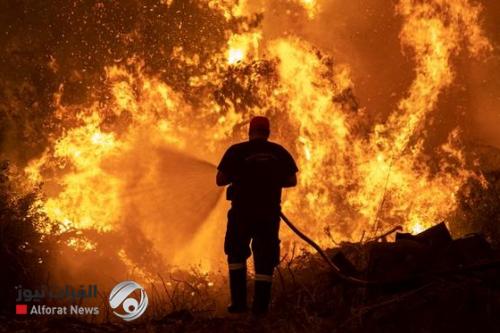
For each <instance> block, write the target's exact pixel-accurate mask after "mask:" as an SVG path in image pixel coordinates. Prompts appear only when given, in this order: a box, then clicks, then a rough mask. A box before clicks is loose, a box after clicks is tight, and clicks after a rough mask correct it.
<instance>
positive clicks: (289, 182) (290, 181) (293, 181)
mask: <svg viewBox="0 0 500 333" xmlns="http://www.w3.org/2000/svg"><path fill="white" fill-rule="evenodd" d="M295 185H297V175H296V174H295V173H294V174H293V175H291V176H288V177H287V178H286V179H285V182H284V184H283V187H294V186H295Z"/></svg>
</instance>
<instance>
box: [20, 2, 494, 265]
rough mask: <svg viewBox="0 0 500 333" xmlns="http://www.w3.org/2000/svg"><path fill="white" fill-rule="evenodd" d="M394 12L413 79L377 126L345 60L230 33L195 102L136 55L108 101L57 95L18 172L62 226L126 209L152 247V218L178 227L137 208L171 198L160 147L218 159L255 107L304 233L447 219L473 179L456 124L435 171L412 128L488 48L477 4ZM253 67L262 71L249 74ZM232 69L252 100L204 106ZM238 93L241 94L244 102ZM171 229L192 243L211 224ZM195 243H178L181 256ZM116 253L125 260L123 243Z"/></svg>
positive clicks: (294, 42) (311, 9)
mask: <svg viewBox="0 0 500 333" xmlns="http://www.w3.org/2000/svg"><path fill="white" fill-rule="evenodd" d="M211 3H212V2H211ZM301 3H302V5H303V6H304V8H306V9H307V10H308V13H309V15H310V17H311V18H312V17H314V15H315V14H316V13H317V12H318V10H319V7H318V3H317V1H314V0H303V1H301ZM212 6H213V9H214V10H225V17H226V18H228V19H229V18H234V17H235V16H239V15H242V11H241V9H238V10H236V9H234V10H233V9H231V7H230V6H229V5H225V6H224V7H219V5H216V4H215V3H212ZM228 6H229V7H228ZM240 6H241V4H240ZM221 8H222V9H221ZM396 11H397V13H398V14H399V15H400V16H401V17H402V18H403V20H404V24H403V27H402V30H401V34H400V39H401V44H402V46H403V47H404V48H405V49H409V50H410V51H411V54H412V57H413V61H414V63H415V77H414V80H413V82H412V83H411V85H410V86H409V87H408V91H407V93H406V94H405V95H404V96H402V97H401V100H400V102H399V103H398V105H397V106H395V108H394V110H393V111H392V112H391V113H390V115H389V117H388V119H386V120H385V121H382V122H379V123H374V124H369V125H363V121H364V117H365V116H366V115H367V112H368V111H369V110H365V109H363V108H359V107H358V106H357V105H356V104H355V103H354V102H353V101H354V100H355V99H354V93H353V92H354V91H355V87H354V83H353V80H352V79H351V75H350V69H349V67H348V64H336V63H333V61H332V60H331V59H330V58H329V57H328V55H325V54H321V53H320V52H319V50H318V49H316V48H315V47H314V46H313V45H311V44H310V43H309V42H307V41H305V40H303V39H301V38H298V37H280V38H273V39H271V40H269V39H266V37H265V36H266V35H265V33H264V32H263V31H261V30H258V29H256V31H250V32H243V33H234V34H232V35H231V36H229V38H228V40H227V43H226V47H225V49H222V50H221V51H220V53H219V54H214V55H213V59H212V63H214V64H215V65H214V66H213V68H212V69H211V70H210V71H209V72H207V73H206V74H205V76H196V77H195V76H193V77H190V78H189V82H190V85H191V86H192V87H205V86H206V87H207V88H206V89H204V90H200V91H202V92H203V93H202V94H201V96H200V101H198V102H197V103H196V104H194V103H192V102H191V101H189V100H187V99H185V98H184V97H183V96H182V94H180V93H179V92H177V91H175V90H174V89H173V88H172V87H171V86H169V84H167V83H166V82H165V81H164V80H162V79H161V77H160V76H155V75H153V74H151V73H145V72H144V71H143V63H142V61H141V60H140V59H136V58H131V59H130V61H129V62H128V63H127V64H126V65H110V66H107V67H106V71H105V72H106V78H105V80H106V85H107V87H108V88H109V92H110V93H109V96H108V99H107V100H106V102H98V101H91V102H90V103H86V104H85V105H80V106H77V107H68V106H65V105H63V104H62V103H61V102H60V101H59V100H58V99H57V94H56V96H55V99H56V101H55V104H56V105H57V108H58V114H59V115H60V117H61V120H62V121H63V122H65V123H66V124H67V126H66V128H65V130H64V131H63V132H62V134H61V136H60V137H58V138H56V139H55V140H53V142H52V145H51V146H50V147H48V148H47V149H46V151H45V153H44V154H43V155H42V156H41V157H40V158H39V159H36V160H33V161H31V163H30V164H29V165H28V167H27V168H26V173H27V174H28V175H29V177H30V179H31V180H32V181H33V182H38V181H41V180H43V181H44V182H45V191H46V198H45V201H44V205H43V207H44V208H43V209H44V211H45V212H46V213H47V215H48V216H49V217H50V218H51V219H52V220H53V221H59V222H62V223H63V224H64V225H65V226H67V227H68V228H70V227H71V228H76V229H82V230H85V229H92V230H97V231H102V232H106V231H113V230H116V229H117V228H119V227H120V226H122V225H124V224H125V223H128V222H126V221H128V219H130V217H127V216H129V215H130V214H131V213H130V212H131V211H133V212H134V213H133V216H134V219H137V220H134V221H135V222H134V223H136V224H138V225H139V228H142V229H141V230H143V231H144V233H145V234H146V235H148V236H149V237H150V239H151V240H152V242H153V243H154V244H156V245H158V246H160V244H161V243H162V242H164V240H163V239H161V237H160V236H159V235H158V230H159V229H158V228H160V227H159V225H161V224H166V225H167V227H169V228H170V230H176V229H177V228H180V229H182V228H181V227H179V226H182V225H183V221H182V220H181V221H178V220H177V217H176V216H171V217H170V219H169V221H162V218H163V217H159V216H156V215H147V214H146V212H145V211H146V210H148V207H153V206H151V205H152V203H151V202H152V201H153V198H157V195H156V194H155V195H153V194H151V193H153V192H154V191H157V190H158V188H159V187H165V188H166V190H164V191H166V192H161V193H163V194H162V195H164V196H167V197H168V198H162V200H166V201H168V200H176V198H178V196H177V197H176V196H175V193H172V195H171V196H170V194H169V192H168V187H169V186H171V184H170V183H169V184H164V183H162V180H161V179H162V177H163V176H164V175H163V174H162V172H163V171H162V170H163V169H161V168H160V167H159V165H162V163H163V162H162V160H161V157H159V156H158V154H159V153H158V151H160V150H161V149H163V148H165V147H169V148H174V149H176V150H179V151H184V152H185V151H189V153H190V155H191V156H196V157H197V158H199V159H200V160H205V161H211V162H216V161H217V159H218V158H219V156H220V153H221V152H222V151H223V149H224V148H225V147H226V146H227V145H228V144H229V143H231V142H234V141H236V140H241V139H243V138H244V137H245V127H244V126H243V125H244V124H245V122H246V121H248V119H249V118H250V117H251V116H252V115H253V114H267V115H269V116H270V117H271V118H272V119H273V120H274V119H275V120H276V122H273V126H275V128H273V130H274V132H275V133H277V134H276V135H277V136H278V139H279V140H280V141H281V142H283V143H284V145H285V146H287V147H288V148H290V149H291V150H292V151H293V153H294V155H295V157H296V159H297V162H298V165H299V168H300V174H299V185H298V188H297V189H296V190H292V191H290V192H289V193H287V194H286V200H285V201H284V203H283V209H284V210H285V211H287V212H289V213H290V215H291V216H293V217H294V218H296V221H297V222H299V223H300V224H301V225H302V227H303V228H304V229H305V230H306V231H307V232H308V233H310V234H311V235H312V236H313V237H315V238H318V239H321V240H324V241H325V242H326V237H325V235H324V232H323V230H324V228H325V227H329V228H331V230H332V235H333V237H334V238H337V239H347V240H358V239H359V237H360V235H361V234H362V233H363V232H374V230H377V229H380V228H385V227H387V226H391V225H395V224H402V225H404V226H405V228H406V229H407V230H408V231H411V232H418V231H421V230H423V229H424V228H426V227H427V226H429V225H430V224H433V223H436V222H439V221H440V220H443V219H445V218H446V217H447V216H448V215H449V214H450V213H451V212H452V211H453V209H454V208H455V207H456V193H457V191H458V190H459V189H460V187H461V186H462V185H463V184H464V183H465V182H466V181H467V179H468V178H470V177H473V176H475V174H474V172H473V171H471V170H468V169H467V167H466V163H465V159H464V156H463V155H462V154H461V151H460V131H459V130H458V129H456V130H454V131H452V132H451V133H449V139H448V142H447V143H446V144H444V145H441V146H439V147H436V151H438V152H439V154H438V156H440V157H439V161H438V164H439V167H438V168H435V169H431V168H430V167H429V166H428V165H427V163H426V162H425V158H423V157H424V155H425V153H424V151H423V145H424V141H425V139H426V137H425V133H424V132H423V131H422V128H423V126H424V124H425V121H426V119H427V117H428V116H429V115H430V114H431V113H433V112H437V111H438V110H437V107H436V105H437V102H438V100H439V97H440V95H441V94H442V92H443V91H444V90H445V89H447V88H448V87H449V86H450V85H451V84H452V82H453V80H454V67H453V58H454V57H455V56H457V55H458V54H459V52H460V51H461V50H462V49H463V48H464V47H465V49H466V50H468V51H469V53H470V54H471V55H472V56H476V55H478V54H480V53H482V52H485V51H488V50H490V49H491V46H490V44H489V42H488V40H487V39H486V38H485V37H484V35H483V33H482V30H481V27H480V26H479V23H478V21H479V15H480V11H481V8H480V7H478V6H472V5H470V3H469V2H468V1H466V0H457V1H456V0H453V1H449V0H429V1H415V0H401V1H399V4H398V6H397V7H396ZM172 57H178V58H179V59H182V61H184V62H185V63H189V64H190V65H193V64H194V65H196V64H199V57H197V56H196V55H188V54H185V55H183V49H182V47H177V48H174V49H173V51H172ZM262 63H265V64H266V65H267V66H268V67H265V68H267V69H268V70H269V71H270V72H271V74H266V75H267V76H265V75H264V74H262V73H260V72H258V71H257V70H255V68H257V65H259V64H262ZM245 66H249V67H245ZM251 66H254V67H251ZM259 68H260V67H259ZM238 69H240V70H242V71H243V73H245V75H244V76H243V78H241V79H234V80H235V82H236V83H237V84H238V85H239V86H238V87H239V88H241V87H243V88H241V90H244V88H248V87H250V88H248V90H250V89H254V90H252V91H253V95H251V94H250V93H248V95H251V97H252V98H253V99H251V98H250V97H248V96H247V95H245V94H242V95H241V96H238V97H235V98H232V96H231V94H226V95H223V96H224V98H223V101H222V102H220V101H216V100H215V99H214V96H215V95H216V94H214V89H219V88H220V87H223V85H224V83H225V82H226V81H227V79H226V78H225V77H224V75H225V74H224V73H227V72H230V71H237V70H238ZM245 71H246V72H245ZM225 80H226V81H225ZM214 87H215V88H214ZM61 89H62V91H63V90H64V86H63V87H62V88H61ZM245 97H248V99H249V100H251V101H252V102H251V103H250V102H248V105H244V103H245V99H244V98H245ZM241 105H244V106H241ZM75 115H76V116H75ZM362 125H363V126H362ZM450 170H451V171H450ZM210 181H213V179H211V180H210ZM179 187H182V186H181V185H179ZM146 192H147V193H148V194H145V193H146ZM165 193H166V194H165ZM158 207H161V205H160V204H157V205H156V206H154V209H157V208H158ZM217 207H219V209H220V208H221V205H220V204H219V205H218V206H217ZM176 209H177V207H176ZM180 209H181V208H179V210H180ZM182 209H186V210H189V209H193V210H196V209H197V207H195V205H194V206H193V205H192V207H191V206H190V207H182ZM213 220H215V218H214V219H213ZM210 223H218V224H219V226H220V225H223V221H212V222H210ZM202 224H203V221H199V225H202ZM180 229H179V230H176V231H178V232H181V231H180ZM172 232H173V231H172ZM182 232H184V233H187V234H189V235H192V234H194V237H193V239H195V240H196V241H197V242H202V243H203V240H208V239H211V238H212V237H213V236H214V233H216V232H219V233H220V228H219V229H217V228H214V227H213V225H212V227H210V228H200V229H196V228H195V229H194V231H193V229H190V230H188V231H182ZM286 237H287V236H286ZM193 244H194V241H193V243H189V242H188V243H187V244H185V245H184V248H183V249H181V250H179V251H187V252H189V251H190V246H191V247H192V246H195V245H193ZM196 249H197V251H198V250H199V251H203V250H202V249H200V248H198V247H196ZM173 256H174V255H172V256H171V257H173ZM120 257H121V258H122V259H123V260H124V261H126V260H128V259H126V257H127V255H126V254H125V252H124V251H123V250H121V251H120ZM178 257H179V258H180V257H182V256H178Z"/></svg>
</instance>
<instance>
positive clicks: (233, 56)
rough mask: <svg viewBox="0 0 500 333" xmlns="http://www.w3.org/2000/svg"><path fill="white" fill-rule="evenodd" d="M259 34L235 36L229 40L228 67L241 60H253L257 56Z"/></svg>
mask: <svg viewBox="0 0 500 333" xmlns="http://www.w3.org/2000/svg"><path fill="white" fill-rule="evenodd" d="M261 38H262V35H261V34H260V33H248V34H241V35H240V34H235V35H232V36H231V37H230V38H229V41H228V50H227V62H228V64H230V65H233V64H236V63H238V62H240V61H243V60H245V59H246V60H248V59H255V58H256V57H257V54H258V49H259V41H260V39H261Z"/></svg>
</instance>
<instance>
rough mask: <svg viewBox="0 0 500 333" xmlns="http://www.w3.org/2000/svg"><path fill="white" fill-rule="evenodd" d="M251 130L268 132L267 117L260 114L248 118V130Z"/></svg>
mask: <svg viewBox="0 0 500 333" xmlns="http://www.w3.org/2000/svg"><path fill="white" fill-rule="evenodd" d="M253 131H262V132H268V133H269V131H270V124H269V119H267V118H266V117H262V116H257V117H253V118H252V120H250V132H253Z"/></svg>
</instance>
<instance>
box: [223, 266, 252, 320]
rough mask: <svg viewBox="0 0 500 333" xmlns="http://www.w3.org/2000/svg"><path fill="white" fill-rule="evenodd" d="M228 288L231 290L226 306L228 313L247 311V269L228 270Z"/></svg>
mask: <svg viewBox="0 0 500 333" xmlns="http://www.w3.org/2000/svg"><path fill="white" fill-rule="evenodd" d="M229 290H230V292H231V305H229V306H228V307H227V311H228V312H229V313H242V312H246V311H247V270H246V269H245V268H242V269H232V270H229Z"/></svg>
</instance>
